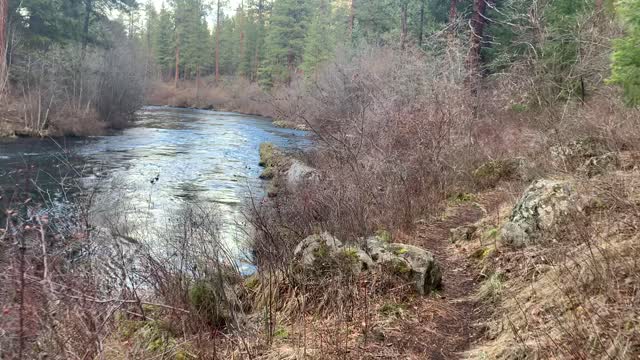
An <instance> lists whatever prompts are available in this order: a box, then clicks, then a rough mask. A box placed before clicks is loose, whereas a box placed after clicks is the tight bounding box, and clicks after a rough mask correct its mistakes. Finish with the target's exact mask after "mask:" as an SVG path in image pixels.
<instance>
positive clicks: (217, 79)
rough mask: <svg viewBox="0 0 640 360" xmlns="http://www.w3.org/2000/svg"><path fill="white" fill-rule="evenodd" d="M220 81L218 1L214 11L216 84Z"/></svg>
mask: <svg viewBox="0 0 640 360" xmlns="http://www.w3.org/2000/svg"><path fill="white" fill-rule="evenodd" d="M218 81H220V0H218V2H217V9H216V83H218Z"/></svg>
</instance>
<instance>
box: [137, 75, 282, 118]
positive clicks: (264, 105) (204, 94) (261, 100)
mask: <svg viewBox="0 0 640 360" xmlns="http://www.w3.org/2000/svg"><path fill="white" fill-rule="evenodd" d="M270 99H271V96H270V95H269V94H268V93H266V92H265V91H264V90H262V89H261V88H260V87H259V86H258V84H256V83H251V82H249V81H248V80H246V79H243V78H231V79H225V80H224V81H223V82H222V83H219V84H216V83H215V81H213V79H211V78H204V79H202V80H200V81H199V82H198V83H197V84H196V82H195V81H181V82H180V83H179V85H178V88H177V89H176V87H175V85H174V84H173V83H167V82H163V81H155V82H152V83H151V84H150V85H149V89H148V93H147V95H146V102H147V103H148V104H151V105H168V106H177V107H193V108H200V109H209V110H221V111H235V112H240V113H243V114H255V115H261V116H266V117H274V116H275V115H276V114H275V113H274V111H273V107H272V105H271V101H270Z"/></svg>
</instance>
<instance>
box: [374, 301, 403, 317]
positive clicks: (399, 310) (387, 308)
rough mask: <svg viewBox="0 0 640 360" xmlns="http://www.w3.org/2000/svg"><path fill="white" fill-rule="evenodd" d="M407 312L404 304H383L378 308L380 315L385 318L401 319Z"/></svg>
mask: <svg viewBox="0 0 640 360" xmlns="http://www.w3.org/2000/svg"><path fill="white" fill-rule="evenodd" d="M406 311H407V306H406V305H405V304H397V303H385V304H384V305H382V306H381V307H380V310H379V312H380V314H382V315H384V316H387V317H396V318H402V316H403V315H404V313H405V312H406Z"/></svg>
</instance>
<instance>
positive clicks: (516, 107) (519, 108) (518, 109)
mask: <svg viewBox="0 0 640 360" xmlns="http://www.w3.org/2000/svg"><path fill="white" fill-rule="evenodd" d="M511 110H513V111H515V112H518V113H522V112H525V111H527V110H529V106H528V105H527V104H513V105H511Z"/></svg>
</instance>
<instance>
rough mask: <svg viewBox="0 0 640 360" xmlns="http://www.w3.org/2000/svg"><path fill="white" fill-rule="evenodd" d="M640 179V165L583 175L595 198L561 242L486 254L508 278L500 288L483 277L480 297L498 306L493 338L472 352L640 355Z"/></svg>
mask: <svg viewBox="0 0 640 360" xmlns="http://www.w3.org/2000/svg"><path fill="white" fill-rule="evenodd" d="M639 185H640V174H639V173H638V172H630V173H614V174H610V175H607V176H605V177H600V178H597V179H592V180H583V181H582V182H581V186H580V192H581V193H582V194H590V196H594V198H593V199H594V200H593V201H592V203H591V205H590V207H589V208H588V209H585V212H584V213H583V214H580V215H577V216H576V217H575V218H574V219H572V220H573V221H572V222H571V223H570V224H569V225H568V226H567V228H565V229H563V232H562V236H561V237H559V238H558V239H557V242H551V243H549V242H546V243H542V244H541V245H538V246H534V247H530V248H527V249H524V250H510V249H508V248H504V247H502V248H500V249H499V251H498V252H497V253H495V254H493V255H490V256H489V257H488V258H485V257H483V258H482V262H483V263H484V264H485V265H488V268H486V269H485V271H486V272H493V273H494V274H500V276H501V277H503V278H504V281H503V282H501V284H500V287H501V289H502V290H501V291H500V292H499V293H496V292H493V291H491V292H490V291H488V289H489V288H491V289H494V288H495V286H494V285H495V284H494V282H495V281H494V276H491V277H489V279H487V280H485V285H484V286H483V287H482V289H481V290H486V291H484V292H481V293H480V296H482V297H484V298H486V299H487V300H491V301H494V303H495V302H496V300H497V304H498V305H497V307H496V310H495V315H494V319H493V320H492V321H491V322H490V330H489V331H488V334H487V337H488V340H487V341H486V342H484V343H481V344H479V345H478V346H476V347H475V348H474V349H473V350H472V351H471V352H469V353H468V354H467V357H468V358H473V359H477V358H488V359H514V358H526V359H529V358H531V359H534V358H553V359H594V358H607V359H632V358H636V357H637V356H638V354H639V353H640V347H639V346H640V343H639V342H638V339H639V333H638V307H637V303H638V299H639V298H638V296H639V295H640V294H639V293H638V288H639V287H640V277H638V270H639V268H638V267H639V264H638V261H637V258H638V256H639V255H640V238H639V237H638V236H637V223H638V220H640V218H639V217H638V216H639V214H640V212H639V210H640V208H638V206H639V204H640V203H639V202H638V199H639V195H638V194H639V192H638V190H640V188H639V187H638V186H639ZM475 246H478V245H475ZM472 247H473V246H472ZM481 249H483V248H481ZM489 269H490V270H489ZM489 295H491V296H489ZM496 295H497V297H496Z"/></svg>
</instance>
